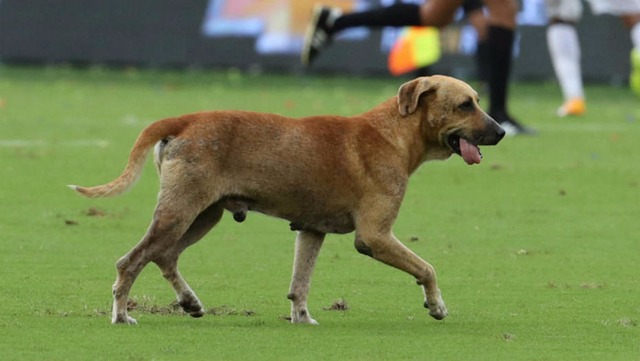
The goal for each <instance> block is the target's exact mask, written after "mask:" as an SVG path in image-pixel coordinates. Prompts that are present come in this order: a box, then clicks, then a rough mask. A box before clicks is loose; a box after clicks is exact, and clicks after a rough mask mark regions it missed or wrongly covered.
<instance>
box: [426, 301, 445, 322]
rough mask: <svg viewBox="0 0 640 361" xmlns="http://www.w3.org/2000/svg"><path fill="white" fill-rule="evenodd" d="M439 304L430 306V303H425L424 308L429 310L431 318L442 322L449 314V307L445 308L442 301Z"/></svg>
mask: <svg viewBox="0 0 640 361" xmlns="http://www.w3.org/2000/svg"><path fill="white" fill-rule="evenodd" d="M438 301H439V302H434V303H435V304H430V303H429V301H424V307H425V308H428V309H429V316H431V317H433V318H435V319H436V320H442V319H444V318H445V317H447V315H448V314H449V312H448V311H447V306H445V304H444V302H443V301H442V300H438Z"/></svg>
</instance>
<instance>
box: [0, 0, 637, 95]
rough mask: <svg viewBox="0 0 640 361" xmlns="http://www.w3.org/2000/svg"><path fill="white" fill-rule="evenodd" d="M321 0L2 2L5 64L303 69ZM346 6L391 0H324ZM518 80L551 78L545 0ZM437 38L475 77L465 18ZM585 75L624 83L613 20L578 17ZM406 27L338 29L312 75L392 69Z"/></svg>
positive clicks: (531, 11) (525, 42)
mask: <svg viewBox="0 0 640 361" xmlns="http://www.w3.org/2000/svg"><path fill="white" fill-rule="evenodd" d="M316 3H317V1H316V0H181V1H177V0H135V1H131V0H110V1H104V0H56V1H51V0H0V61H2V62H4V63H7V64H46V65H51V64H53V65H56V64H71V65H78V66H84V65H107V66H111V65H113V66H141V67H151V68H178V69H180V68H212V69H215V68H219V69H224V68H229V67H233V68H236V69H240V70H243V71H244V70H246V71H255V72H284V73H298V72H302V71H303V69H302V67H301V65H300V62H299V53H300V48H301V45H302V36H303V33H304V29H305V26H306V24H307V23H308V22H309V17H310V14H311V10H312V8H313V6H314V5H315V4H316ZM323 3H324V4H327V5H332V6H339V7H342V8H343V9H346V10H360V9H366V8H370V7H379V6H388V5H390V4H391V3H393V1H390V0H386V1H385V0H326V1H323ZM520 5H521V6H520V13H519V16H518V21H519V24H520V25H519V28H518V37H517V44H516V46H515V52H514V56H515V57H516V60H515V63H514V70H513V78H514V79H515V80H546V79H552V78H553V68H552V66H551V62H550V59H549V54H548V50H547V44H546V38H545V30H546V24H547V19H546V17H545V8H544V0H522V1H521V4H520ZM460 19H461V20H459V21H457V22H456V23H454V24H453V25H451V26H449V27H447V28H446V29H444V30H443V31H441V32H440V34H439V37H440V39H439V41H440V49H441V57H440V60H439V61H438V62H437V63H435V64H433V65H431V66H430V68H429V71H431V72H435V73H443V74H449V75H452V76H456V77H460V78H463V79H470V78H473V77H474V74H475V70H474V69H475V67H474V65H473V64H474V63H473V54H474V53H475V43H476V41H475V32H474V30H473V28H472V27H470V26H469V25H468V24H467V23H466V22H465V21H464V20H462V17H460ZM578 27H579V33H580V40H581V45H582V54H583V56H582V66H583V76H584V79H585V80H586V81H591V82H601V83H607V84H616V85H619V84H625V83H626V81H627V78H628V74H629V66H630V65H629V56H628V54H629V50H630V48H631V42H630V40H629V34H628V31H626V30H625V29H624V27H623V26H622V24H621V23H620V20H619V19H617V18H615V17H612V16H597V17H595V16H593V15H592V14H591V12H590V9H589V7H588V6H585V14H584V18H583V19H582V21H581V22H580V23H579V26H578ZM401 31H402V29H392V28H386V29H384V30H382V31H371V30H368V29H364V28H362V29H354V30H351V31H348V32H345V33H343V34H341V36H340V37H339V39H338V40H337V41H336V43H335V44H334V46H332V47H330V48H329V49H327V50H326V55H323V56H322V57H321V58H320V59H319V60H318V62H317V63H316V64H314V67H313V68H312V69H311V71H312V72H315V73H333V74H338V75H339V74H342V73H345V74H346V73H348V74H356V75H362V76H369V75H387V74H389V71H388V67H387V58H388V54H389V50H390V49H391V48H392V46H393V44H394V43H395V42H396V41H397V39H398V37H399V36H400V34H401Z"/></svg>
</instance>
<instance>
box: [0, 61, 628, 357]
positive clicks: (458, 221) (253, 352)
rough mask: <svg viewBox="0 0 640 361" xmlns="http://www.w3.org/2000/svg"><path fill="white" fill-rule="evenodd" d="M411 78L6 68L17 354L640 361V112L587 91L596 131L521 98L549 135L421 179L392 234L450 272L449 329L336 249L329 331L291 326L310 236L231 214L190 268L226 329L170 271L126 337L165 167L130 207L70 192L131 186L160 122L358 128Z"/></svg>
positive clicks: (1, 122)
mask: <svg viewBox="0 0 640 361" xmlns="http://www.w3.org/2000/svg"><path fill="white" fill-rule="evenodd" d="M404 81H406V79H389V78H386V79H382V78H380V79H363V78H341V77H331V78H320V77H302V76H284V75H246V74H240V73H238V72H234V71H228V72H208V71H195V70H194V71H185V72H178V71H175V72H174V71H151V70H149V71H138V70H135V69H129V70H109V69H104V68H90V69H84V70H76V69H72V68H66V67H53V68H16V67H6V66H5V67H0V172H1V173H0V176H1V181H0V185H1V190H0V204H1V205H2V206H1V207H0V234H1V235H2V240H1V241H0V257H1V263H0V265H1V266H0V267H1V269H2V277H1V278H0V279H1V281H0V282H1V283H0V285H1V290H2V296H1V299H2V307H1V308H0V349H1V350H2V351H1V356H0V358H1V359H2V360H252V359H260V360H293V359H296V360H338V359H340V360H603V359H604V360H638V359H640V342H638V340H640V291H639V290H640V277H639V276H638V274H639V271H640V243H639V241H638V238H639V237H640V157H639V156H638V145H637V144H638V139H640V99H638V98H637V97H636V96H634V95H633V94H632V93H630V92H629V91H628V90H627V89H625V88H616V87H607V86H588V87H587V88H586V91H587V105H588V111H587V114H586V115H585V116H583V117H581V118H568V119H559V118H556V117H555V116H554V113H555V109H556V107H557V106H558V105H559V104H560V101H561V96H560V91H559V89H558V87H557V86H556V85H555V84H553V83H548V84H546V83H545V84H543V83H536V84H526V83H514V84H512V88H511V103H510V108H511V111H512V112H513V114H514V115H516V116H517V117H518V118H519V120H521V121H522V122H523V123H525V124H527V125H530V126H531V127H533V128H535V129H537V130H538V133H539V134H538V135H537V136H516V137H509V138H505V139H504V140H503V141H502V142H501V143H500V144H499V145H498V146H496V147H482V152H483V154H484V159H483V162H482V164H480V165H478V166H467V165H466V164H465V163H464V161H463V160H462V159H461V158H460V157H458V156H453V157H452V158H451V159H450V160H448V161H446V162H431V163H426V164H425V165H423V166H422V168H420V169H419V170H418V171H417V172H416V173H415V174H414V175H413V177H412V178H411V181H410V183H409V188H408V191H407V194H406V196H405V200H404V203H403V206H402V209H401V212H400V215H399V217H398V220H397V222H396V224H395V227H394V232H395V234H396V235H397V237H398V238H399V239H400V240H401V241H403V242H404V243H405V244H406V245H407V246H408V247H409V248H411V249H412V250H414V251H415V252H416V253H417V254H418V255H420V256H422V257H423V258H425V259H426V260H427V261H429V262H430V263H432V264H433V265H434V266H435V267H436V269H437V271H438V276H439V285H440V288H441V290H442V293H443V297H444V300H445V302H446V303H447V306H448V309H449V316H448V317H447V318H446V319H445V320H444V321H436V320H434V319H432V318H431V317H429V316H428V313H427V311H426V310H425V309H424V308H422V292H421V290H420V288H419V287H418V286H416V284H415V281H414V280H413V279H412V278H411V277H410V276H408V275H406V274H404V273H402V272H400V271H397V270H394V269H392V268H390V267H387V266H384V265H382V264H380V263H378V262H376V261H373V260H372V259H370V258H368V257H364V256H362V255H360V254H358V253H357V252H356V251H355V249H354V247H353V238H354V236H353V234H350V235H344V236H335V235H329V236H327V239H326V241H325V245H324V247H323V250H322V252H321V254H320V257H319V261H318V265H317V268H316V271H315V273H314V279H313V284H312V287H311V293H310V298H309V309H310V312H311V313H312V314H313V316H314V318H315V319H316V320H318V322H319V323H320V325H319V326H308V325H292V324H290V323H289V322H288V321H287V320H286V319H285V317H286V316H288V313H289V307H290V306H289V300H287V299H286V294H287V291H288V287H289V281H290V272H291V265H292V260H293V239H294V233H293V232H291V231H289V227H288V223H287V222H286V221H283V220H278V219H274V218H269V217H266V216H263V215H260V214H257V213H249V215H248V217H247V220H246V221H245V222H244V223H242V224H238V223H236V222H234V221H233V219H232V217H230V215H225V216H224V217H223V220H222V221H221V222H220V224H219V225H218V226H217V227H216V228H214V230H213V231H212V232H210V233H209V234H208V235H207V236H206V237H205V238H204V239H203V240H202V241H200V242H199V243H198V244H196V245H194V246H192V247H191V248H189V249H188V250H187V251H186V252H185V253H184V255H183V256H182V258H181V264H180V266H181V271H182V273H183V275H184V276H185V278H186V279H187V281H188V282H189V283H190V284H191V286H192V287H193V288H194V290H195V291H196V293H197V294H198V296H199V297H200V299H201V300H202V302H203V303H204V305H205V308H206V309H207V310H208V314H207V315H205V316H204V317H203V318H201V319H192V318H190V317H188V316H186V315H185V314H183V313H181V312H179V311H177V310H175V309H174V308H173V306H172V305H171V303H172V302H173V300H174V294H173V291H172V289H171V287H170V286H169V285H168V284H167V283H166V281H165V280H164V279H163V278H162V276H161V275H160V272H159V270H158V269H157V267H155V266H153V265H150V266H148V267H147V268H145V270H144V271H143V273H142V274H141V275H140V277H139V278H138V280H137V282H136V284H135V285H134V288H133V289H132V292H131V295H132V296H133V299H134V301H135V304H132V306H134V309H133V310H132V311H131V315H132V316H133V317H135V318H136V319H137V320H138V322H139V325H136V326H124V325H111V324H110V308H111V285H112V283H113V281H114V279H115V275H116V274H115V268H114V263H115V261H116V260H117V259H118V258H119V257H120V256H122V255H123V254H124V253H126V252H127V251H128V250H129V249H131V247H133V246H134V244H135V243H136V242H137V241H138V240H139V239H140V237H141V236H142V235H143V233H144V232H145V230H146V227H147V225H148V224H149V221H150V217H151V213H152V210H153V207H154V205H155V200H156V194H157V190H158V181H157V176H156V174H155V170H154V169H153V166H152V164H151V162H148V164H147V168H146V170H145V172H144V174H143V176H142V178H141V180H140V181H139V182H138V184H137V185H136V186H135V187H134V188H133V189H132V190H131V191H130V192H129V193H127V194H126V195H124V196H122V197H119V198H112V199H93V200H92V199H85V198H82V197H80V196H78V195H77V194H75V193H74V192H72V191H70V190H69V189H67V188H66V187H65V185H66V184H82V185H94V184H102V183H104V182H106V181H109V180H111V179H113V178H115V177H116V176H117V175H118V174H119V173H120V171H121V170H122V168H123V167H124V165H125V163H126V160H127V157H128V154H129V150H130V147H131V145H132V144H133V142H134V140H135V139H136V137H137V135H138V133H139V131H140V130H141V129H142V128H144V127H145V126H146V125H148V124H149V123H151V122H152V121H155V120H159V119H162V118H165V117H169V116H175V115H180V114H184V113H190V112H194V111H199V110H211V109H243V110H253V111H264V112H272V113H279V114H283V115H287V116H294V117H298V116H307V115H318V114H339V115H352V114H356V113H360V112H363V111H365V110H368V109H370V108H372V107H373V106H375V105H378V104H379V103H380V102H382V101H384V100H386V99H388V98H390V97H392V96H394V95H395V92H396V91H397V88H398V86H399V85H400V84H402V83H403V82H404ZM472 85H475V84H472ZM481 97H482V98H484V99H483V101H482V103H483V104H486V103H488V101H487V99H486V95H482V96H481ZM335 305H339V306H344V305H346V307H347V309H346V310H343V309H341V308H344V307H332V306H335ZM336 308H339V309H337V310H336Z"/></svg>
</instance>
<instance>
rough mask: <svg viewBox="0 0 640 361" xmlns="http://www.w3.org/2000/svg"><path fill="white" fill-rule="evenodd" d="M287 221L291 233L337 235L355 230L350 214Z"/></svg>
mask: <svg viewBox="0 0 640 361" xmlns="http://www.w3.org/2000/svg"><path fill="white" fill-rule="evenodd" d="M291 218H294V219H288V220H289V221H290V222H291V224H290V227H291V230H292V231H314V232H320V233H337V234H344V233H350V232H353V230H354V229H355V227H354V224H353V217H351V215H350V214H338V215H331V216H326V217H322V216H318V217H312V218H307V219H305V218H304V217H300V218H299V219H295V217H291Z"/></svg>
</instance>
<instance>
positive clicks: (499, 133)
mask: <svg viewBox="0 0 640 361" xmlns="http://www.w3.org/2000/svg"><path fill="white" fill-rule="evenodd" d="M505 134H507V132H506V131H505V130H504V128H503V127H501V126H499V125H498V129H496V138H497V139H496V143H498V142H499V141H500V140H502V138H504V136H505Z"/></svg>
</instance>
